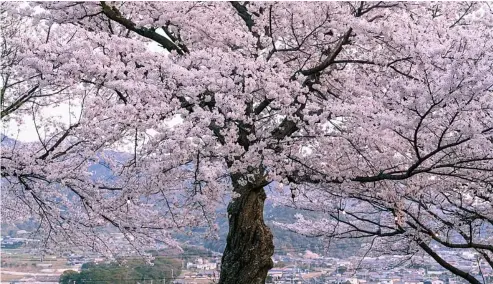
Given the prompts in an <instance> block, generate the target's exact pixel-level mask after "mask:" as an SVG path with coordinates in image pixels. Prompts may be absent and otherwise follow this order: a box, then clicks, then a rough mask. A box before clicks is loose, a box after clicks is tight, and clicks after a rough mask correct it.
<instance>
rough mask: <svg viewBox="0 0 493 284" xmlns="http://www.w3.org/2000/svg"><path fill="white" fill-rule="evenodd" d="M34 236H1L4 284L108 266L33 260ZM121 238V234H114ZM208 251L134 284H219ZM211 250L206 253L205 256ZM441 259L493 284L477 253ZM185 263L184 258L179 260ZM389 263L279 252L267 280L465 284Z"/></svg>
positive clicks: (443, 273) (80, 258)
mask: <svg viewBox="0 0 493 284" xmlns="http://www.w3.org/2000/svg"><path fill="white" fill-rule="evenodd" d="M27 236H29V232H27V231H24V230H20V231H18V232H17V233H16V234H15V237H11V236H2V239H1V247H2V251H1V283H59V279H60V275H62V273H63V272H64V271H68V270H73V271H80V270H81V269H82V265H83V264H84V263H105V262H107V261H108V260H106V259H105V258H103V257H101V256H100V255H97V254H94V253H90V252H86V253H82V252H80V253H78V254H75V253H70V254H59V255H51V256H44V257H34V256H33V255H35V252H33V251H32V249H31V248H30V246H29V244H30V243H31V244H32V243H35V242H37V240H35V239H32V238H28V237H27ZM115 238H116V239H118V235H115ZM196 251H203V252H204V253H197V252H195V253H187V254H186V257H181V263H182V264H181V266H182V267H181V271H176V272H174V273H173V271H172V277H169V278H164V279H148V280H144V281H135V283H140V284H144V283H146V284H156V283H173V284H202V283H217V282H218V279H219V270H220V269H219V268H220V266H221V254H220V253H217V252H211V251H207V250H205V249H204V248H196ZM205 252H206V253H205ZM440 254H441V255H447V257H448V258H447V259H448V260H449V261H450V262H451V263H452V264H454V265H456V266H457V267H460V268H461V269H463V270H464V271H468V272H469V273H470V274H473V275H475V276H477V277H478V278H480V279H484V283H493V271H492V269H491V268H490V267H489V266H487V265H486V264H485V263H481V262H478V261H477V258H476V256H475V255H474V254H464V253H461V254H457V253H456V252H454V251H452V250H441V251H440ZM176 258H177V259H180V257H179V256H176ZM394 258H395V259H394V260H395V261H393V262H395V263H399V262H402V264H401V265H397V266H393V265H390V264H389V263H391V262H390V261H389V258H388V257H379V258H371V257H365V258H362V257H358V256H351V257H348V258H345V259H342V258H334V257H328V256H321V255H318V254H316V253H313V252H311V251H308V250H305V251H301V250H300V251H299V252H290V253H286V254H275V255H274V257H273V261H274V268H273V269H271V270H270V271H269V273H268V277H267V282H266V283H272V284H294V283H296V284H301V283H307V284H320V283H345V284H357V283H381V284H401V283H402V284H418V283H421V284H452V283H466V282H464V280H462V279H460V278H458V277H457V276H455V275H453V274H451V273H450V272H448V271H447V270H445V269H444V268H443V267H441V266H440V265H438V264H437V263H436V262H435V261H434V260H432V259H431V258H429V257H428V258H427V257H422V258H420V262H419V264H418V263H412V262H406V261H400V259H399V257H398V256H395V257H394Z"/></svg>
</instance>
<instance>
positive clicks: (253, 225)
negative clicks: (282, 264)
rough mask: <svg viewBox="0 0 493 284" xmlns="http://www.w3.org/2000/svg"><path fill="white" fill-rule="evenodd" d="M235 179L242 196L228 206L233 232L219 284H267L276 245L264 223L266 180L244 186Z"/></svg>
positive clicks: (227, 247) (222, 262)
mask: <svg viewBox="0 0 493 284" xmlns="http://www.w3.org/2000/svg"><path fill="white" fill-rule="evenodd" d="M240 178H241V176H234V175H233V177H232V180H233V186H234V190H235V192H236V193H239V194H240V196H239V197H237V198H234V199H233V200H232V201H231V203H230V204H229V206H228V219H229V233H228V238H227V243H226V248H225V249H224V254H223V257H222V261H221V276H220V279H219V284H263V283H265V279H266V277H267V272H268V271H269V269H271V268H272V267H273V265H274V264H273V261H272V258H271V257H272V255H273V254H274V242H273V237H272V233H271V231H270V229H269V227H267V225H265V223H264V201H265V198H266V195H265V191H264V186H265V185H266V182H265V179H264V178H261V177H258V178H256V181H255V182H253V183H250V182H249V183H247V184H246V185H240V183H239V182H238V181H239V179H240Z"/></svg>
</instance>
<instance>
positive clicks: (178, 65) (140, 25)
mask: <svg viewBox="0 0 493 284" xmlns="http://www.w3.org/2000/svg"><path fill="white" fill-rule="evenodd" d="M1 9H2V11H1V13H2V18H3V19H5V20H2V22H1V25H2V50H1V60H2V61H1V64H2V73H1V75H2V81H1V87H2V89H1V95H2V96H1V108H2V115H1V116H2V123H4V125H5V123H10V122H16V123H18V124H20V125H23V124H25V123H27V122H32V123H34V124H35V129H36V134H37V137H38V139H37V141H35V142H29V143H28V142H12V141H11V140H7V139H6V138H5V139H4V141H3V142H2V156H1V157H2V165H1V167H2V168H1V169H2V193H1V194H2V216H3V220H8V221H10V222H20V221H22V220H26V219H34V220H35V221H36V224H39V228H38V232H37V233H40V234H41V235H42V236H43V242H42V244H43V245H44V247H45V248H47V249H48V248H50V247H51V246H53V244H60V243H62V242H63V243H66V244H67V245H70V246H89V247H91V248H92V249H95V250H98V251H101V252H103V253H105V254H107V255H117V254H121V253H127V251H122V249H121V247H120V244H117V243H114V242H112V241H111V239H110V237H108V234H107V231H106V230H103V229H104V228H107V227H108V226H110V227H112V228H113V229H114V230H118V231H119V232H120V233H122V234H123V235H124V237H125V238H126V240H127V241H128V243H129V244H130V245H131V246H132V247H130V248H128V250H129V251H128V253H131V252H132V251H138V252H142V251H143V250H144V249H145V248H146V247H148V246H151V245H153V244H154V243H156V241H157V242H162V243H165V244H166V245H173V246H176V245H177V243H176V242H174V241H173V239H172V237H171V235H170V234H171V233H172V232H174V231H182V232H189V230H190V228H192V227H197V226H204V227H205V228H207V233H210V234H214V231H215V224H214V218H215V215H216V208H217V206H218V205H219V204H221V203H224V202H225V201H227V200H228V199H229V198H231V201H230V203H229V206H228V209H227V214H228V218H229V234H228V238H227V245H226V249H225V251H224V254H223V258H222V265H221V276H220V277H221V278H220V283H264V282H265V278H266V275H267V272H268V270H269V269H270V268H272V266H273V263H272V260H271V256H272V254H273V252H274V246H273V242H272V233H271V232H270V230H269V228H268V227H267V226H266V225H265V224H264V221H263V206H264V201H265V199H266V198H267V196H266V192H265V190H264V187H265V186H266V185H269V184H271V183H272V182H273V181H276V182H277V184H278V185H279V186H278V190H279V192H280V193H282V194H281V197H276V199H277V202H279V203H281V204H284V205H289V206H294V207H296V208H299V209H303V210H308V211H315V212H317V213H319V214H317V216H320V219H316V220H313V219H309V218H305V217H303V215H300V216H298V222H297V223H296V224H294V225H289V224H284V225H283V226H286V227H288V228H290V229H292V230H294V231H298V232H300V233H303V234H306V235H311V236H323V237H336V238H343V237H361V238H370V239H373V240H374V241H373V240H372V244H373V243H376V245H375V246H372V248H373V249H374V250H375V253H392V254H393V253H396V252H400V253H404V254H406V255H413V254H414V253H416V252H418V251H419V252H424V253H426V254H428V255H429V256H431V257H432V258H433V259H435V260H436V261H437V262H438V263H439V264H440V265H442V266H443V267H444V268H446V269H448V270H449V271H451V272H452V273H454V274H457V275H459V276H461V277H462V278H464V279H466V280H468V281H469V282H471V283H480V280H478V279H476V278H475V277H474V276H473V275H471V274H469V273H467V272H465V271H462V270H460V269H459V268H457V267H455V266H454V265H452V264H451V263H450V262H447V260H446V259H445V258H444V257H443V256H440V255H439V254H438V253H437V251H435V250H434V249H433V246H432V245H431V244H433V243H438V244H440V245H442V246H445V247H450V248H456V249H464V250H474V251H476V252H477V253H478V254H479V255H480V257H481V258H482V259H483V260H484V261H486V262H487V263H489V265H491V263H492V262H491V259H492V258H493V250H492V242H493V241H492V239H491V231H492V226H493V222H492V220H493V215H492V214H493V208H492V202H491V199H492V196H493V185H492V182H493V179H492V171H493V145H492V134H493V93H492V86H493V75H492V72H491V71H492V70H491V68H492V67H491V62H493V61H492V60H493V58H492V57H493V53H492V50H491V46H493V40H492V32H491V26H490V23H491V22H492V20H493V14H492V11H491V10H490V8H489V6H488V4H486V3H460V2H458V3H405V2H400V3H390V2H368V3H366V2H354V3H353V2H334V3H320V2H312V3H309V2H303V3H296V2H289V3H283V2H280V3H278V2H276V3H274V2H272V3H260V2H231V3H227V2H186V3H177V2H166V3H157V2H149V3H146V2H126V3H121V2H87V3H86V2H72V3H70V2H61V3H50V2H43V3H28V4H27V5H26V4H14V3H2V6H1ZM61 106H63V107H66V108H67V113H68V114H67V118H68V119H64V120H63V121H62V120H60V119H57V118H56V117H54V116H53V115H50V114H49V111H50V109H52V108H54V107H61ZM67 120H68V121H67ZM96 166H97V168H95V167H96ZM96 169H97V170H96ZM102 169H104V171H105V172H106V173H107V175H101V174H98V173H100V172H101V171H102ZM108 176H111V178H108ZM284 193H287V194H284ZM283 194H284V195H283ZM276 196H277V195H276ZM384 243H387V244H389V243H391V244H392V246H391V249H390V250H389V249H386V250H382V249H381V248H382V244H384Z"/></svg>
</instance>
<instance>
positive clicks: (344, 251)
mask: <svg viewBox="0 0 493 284" xmlns="http://www.w3.org/2000/svg"><path fill="white" fill-rule="evenodd" d="M16 143H21V142H19V141H16V140H15V139H12V138H10V137H7V136H5V135H2V136H1V144H2V145H5V146H13V145H14V144H16ZM104 155H105V156H111V157H112V158H116V159H117V160H121V161H122V162H124V161H125V160H127V159H128V158H129V154H128V153H122V152H116V151H106V152H104ZM88 170H89V171H91V172H92V173H93V178H94V179H104V180H113V179H116V177H115V176H114V175H113V173H112V171H111V169H110V168H109V167H108V166H107V164H106V162H105V160H104V157H103V155H101V156H100V159H99V161H98V162H96V163H94V164H93V165H91V166H89V168H88ZM267 191H268V196H269V197H270V198H272V197H274V196H275V195H277V194H280V193H278V192H277V191H275V190H267ZM68 194H69V193H68ZM269 197H268V198H267V200H266V203H265V209H264V218H265V222H266V224H267V225H268V226H269V227H270V228H271V230H272V232H273V235H274V245H275V252H276V254H298V253H304V252H305V251H306V250H310V251H312V252H315V253H318V254H329V255H330V256H332V257H348V256H350V255H354V254H355V253H356V252H357V251H358V250H359V248H360V247H361V244H362V242H361V240H343V241H337V242H332V243H331V247H330V248H329V250H328V251H327V246H328V244H327V242H324V241H323V240H321V239H319V238H309V237H305V236H302V235H299V234H296V233H293V232H290V231H286V230H283V229H281V228H279V227H276V226H274V225H273V222H275V221H277V222H287V223H289V222H294V221H295V220H294V215H295V214H296V213H300V212H301V211H300V210H296V209H292V208H287V207H274V206H273V204H272V202H271V201H270V200H269ZM217 212H218V214H219V216H220V217H219V218H218V219H217V223H218V225H219V239H218V240H205V239H204V238H203V235H202V234H200V233H201V232H203V231H204V230H203V229H199V228H197V229H193V230H192V231H193V232H196V233H197V234H191V235H186V234H175V237H176V238H177V239H178V240H180V241H181V242H183V243H188V244H191V245H200V246H204V247H205V248H208V249H210V250H212V251H216V252H223V250H224V248H225V246H226V236H227V234H228V220H227V218H226V217H225V215H226V214H225V213H226V205H224V206H223V207H222V208H217ZM2 225H4V224H2ZM33 226H35V224H32V222H28V224H18V226H17V227H18V228H23V229H26V228H27V229H29V228H30V227H33ZM3 229H7V227H4V228H3ZM12 230H13V228H10V227H9V230H8V231H10V233H11V234H12V233H13V231H12ZM2 231H3V232H8V231H6V230H2Z"/></svg>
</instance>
